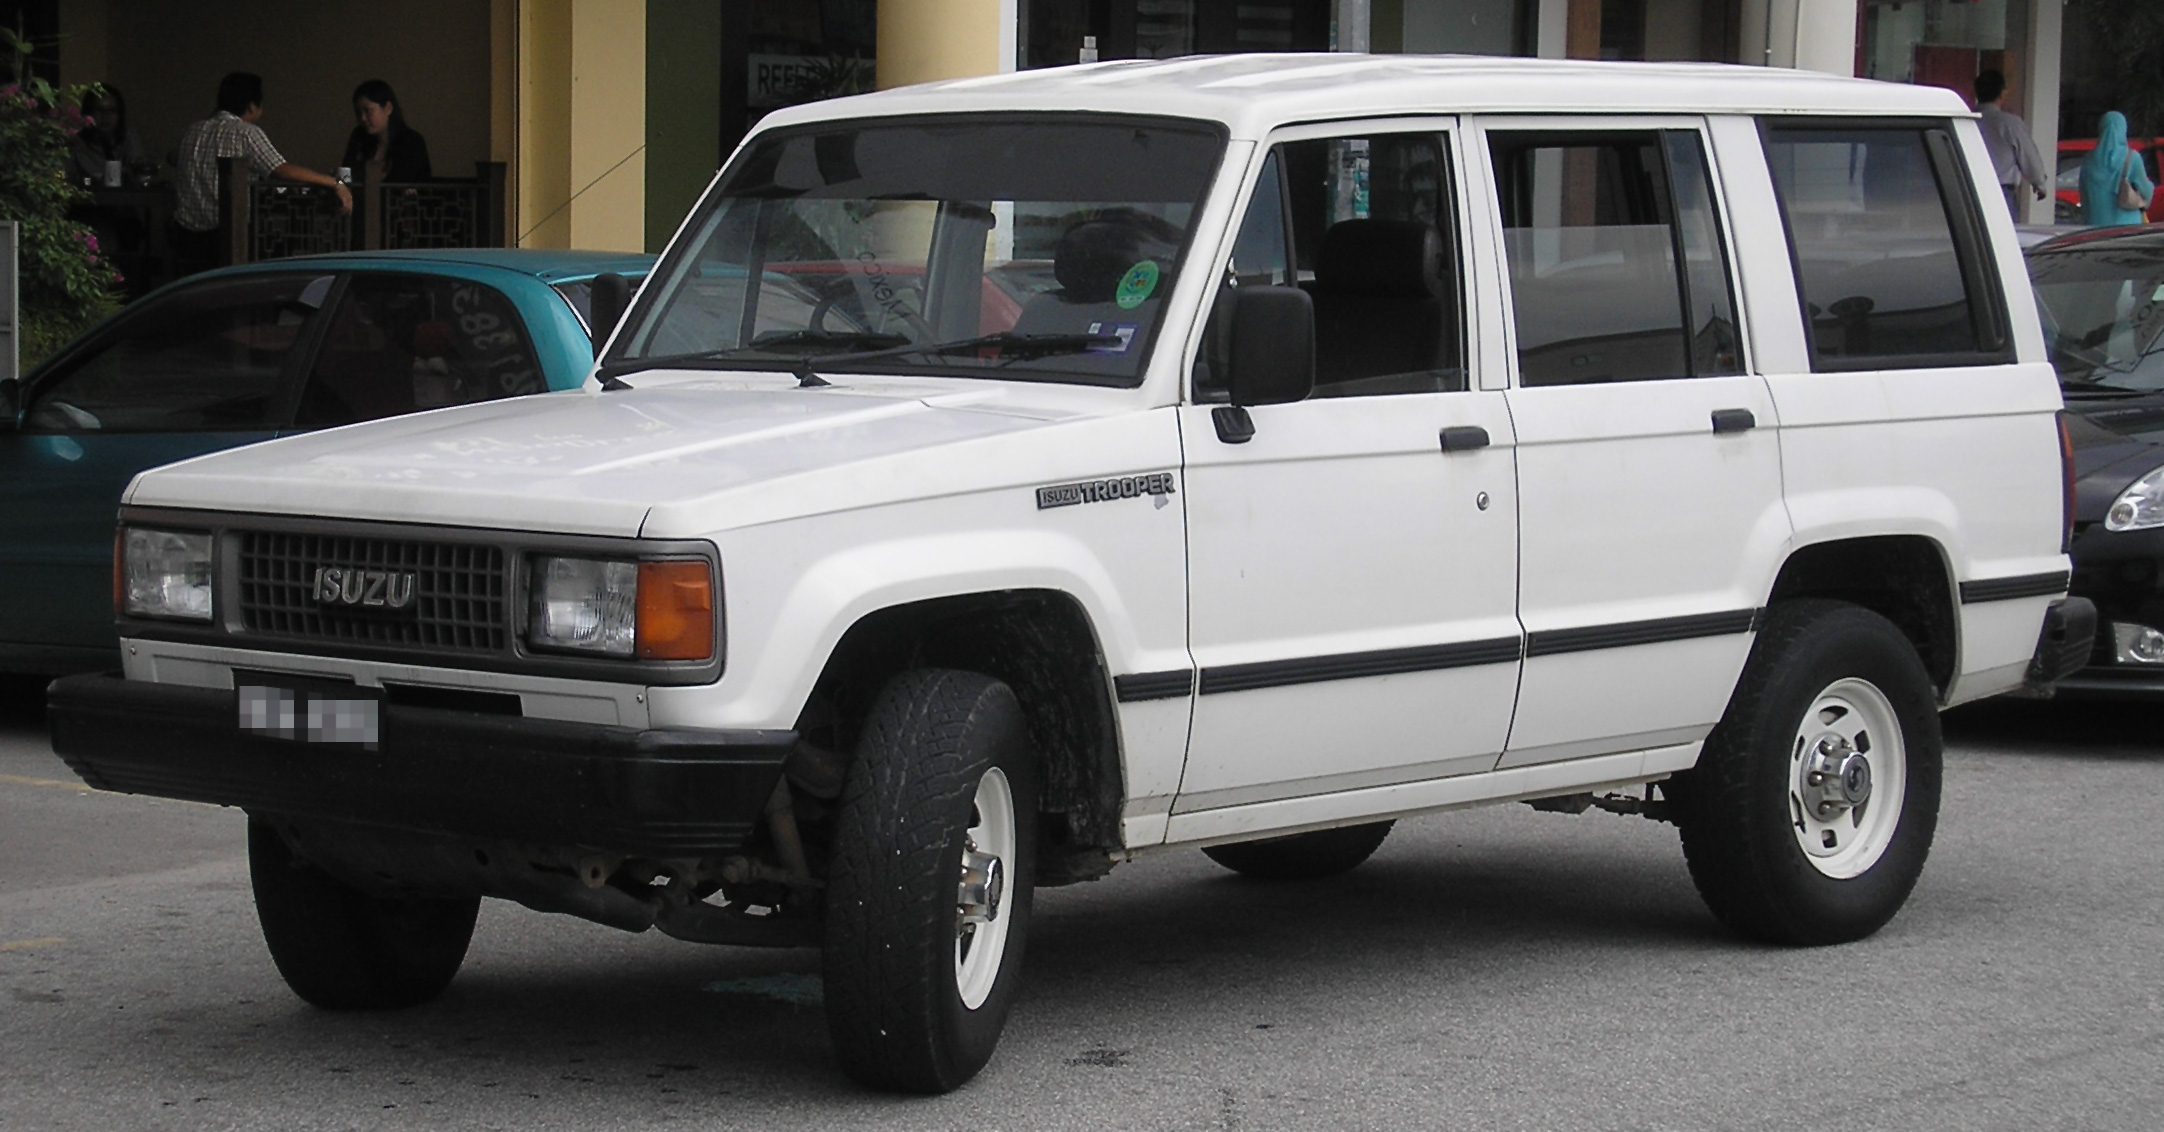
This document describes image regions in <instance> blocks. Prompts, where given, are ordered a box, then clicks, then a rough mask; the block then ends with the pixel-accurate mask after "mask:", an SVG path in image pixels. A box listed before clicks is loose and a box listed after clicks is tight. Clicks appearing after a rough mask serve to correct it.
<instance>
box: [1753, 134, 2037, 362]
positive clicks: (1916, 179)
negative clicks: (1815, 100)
mask: <svg viewBox="0 0 2164 1132" xmlns="http://www.w3.org/2000/svg"><path fill="white" fill-rule="evenodd" d="M1764 137H1765V146H1766V159H1767V162H1768V164H1769V165H1770V166H1771V169H1772V173H1773V181H1774V186H1775V189H1776V191H1777V193H1778V195H1779V198H1780V204H1781V213H1782V216H1781V219H1782V221H1783V223H1784V225H1785V226H1786V228H1787V232H1788V242H1789V252H1790V255H1791V256H1792V258H1793V261H1794V266H1795V272H1796V283H1797V288H1798V290H1799V291H1800V292H1801V295H1802V299H1803V318H1804V323H1805V326H1806V327H1807V328H1808V331H1809V337H1810V344H1811V368H1812V369H1814V370H1835V371H1838V370H1857V369H1892V368H1922V367H1930V366H1944V365H1973V364H1979V363H1985V362H2010V361H2012V360H2013V358H2012V352H2011V347H2010V344H2009V339H2008V336H2007V333H2006V330H2005V325H2006V323H2005V305H2004V301H2003V298H2002V296H2001V294H2000V291H1999V281H1998V274H1997V271H1996V270H1995V268H1994V267H1993V265H1992V264H1991V262H1990V261H1989V259H1988V258H1987V257H1986V256H1985V254H1984V247H1985V245H1984V242H1983V238H1982V223H1981V217H1980V216H1979V214H1978V211H1977V209H1978V206H1977V200H1976V196H1975V194H1974V193H1973V192H1971V191H1970V188H1969V185H1968V180H1967V177H1966V175H1965V171H1966V165H1965V164H1964V163H1963V162H1962V161H1961V160H1960V159H1959V157H1960V151H1959V149H1958V147H1957V146H1956V144H1955V142H1954V138H1953V135H1952V132H1951V131H1950V130H1949V129H1948V128H1947V126H1946V124H1945V123H1943V122H1857V121H1845V122H1838V123H1814V122H1800V123H1788V122H1779V123H1770V124H1768V125H1767V126H1766V127H1765V130H1764Z"/></svg>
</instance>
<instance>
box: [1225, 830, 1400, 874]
mask: <svg viewBox="0 0 2164 1132" xmlns="http://www.w3.org/2000/svg"><path fill="white" fill-rule="evenodd" d="M1396 824H1397V823H1396V822H1392V821H1378V822H1369V823H1367V824H1366V825H1346V826H1339V827H1338V828H1336V829H1318V830H1315V831H1314V832H1312V833H1295V834H1293V835H1291V836H1289V837H1266V838H1263V839H1262V840H1260V841H1235V842H1233V843H1231V844H1229V845H1211V846H1207V847H1205V848H1204V849H1203V850H1202V852H1203V855H1204V856H1206V857H1208V858H1209V859H1211V860H1213V861H1215V862H1217V863H1218V864H1220V865H1223V866H1225V867H1226V868H1228V869H1231V870H1232V871H1233V872H1236V873H1239V874H1240V875H1241V876H1249V877H1254V878H1256V879H1257V880H1320V879H1322V878H1323V877H1334V876H1336V875H1338V874H1339V873H1344V872H1350V871H1351V870H1352V869H1354V868H1355V867H1357V866H1358V865H1359V864H1360V862H1362V861H1365V860H1367V859H1368V858H1369V857H1371V856H1373V855H1374V854H1375V850H1377V849H1379V848H1381V847H1382V844H1383V838H1385V837H1388V836H1390V827H1391V826H1393V825H1396Z"/></svg>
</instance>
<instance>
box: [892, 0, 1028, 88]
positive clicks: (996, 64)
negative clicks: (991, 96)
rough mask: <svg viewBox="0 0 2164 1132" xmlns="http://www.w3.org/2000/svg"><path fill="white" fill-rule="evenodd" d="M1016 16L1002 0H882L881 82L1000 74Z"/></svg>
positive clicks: (901, 83)
mask: <svg viewBox="0 0 2164 1132" xmlns="http://www.w3.org/2000/svg"><path fill="white" fill-rule="evenodd" d="M1011 18H1012V17H1011V16H1006V15H1005V14H1004V13H1003V11H1002V7H1001V4H1000V0H879V52H878V64H877V66H878V72H879V73H878V83H879V88H880V89H881V90H885V89H887V88H889V87H897V86H908V85H909V84H911V83H926V82H932V81H934V80H936V79H962V78H970V77H973V76H976V75H996V74H998V73H999V72H1000V71H1002V70H1004V69H1006V68H1005V66H1003V63H1004V62H1005V61H1004V60H1002V59H1001V58H1000V55H1001V51H1000V44H1001V41H1002V36H1001V31H1002V29H1003V27H1004V20H1005V19H1011Z"/></svg>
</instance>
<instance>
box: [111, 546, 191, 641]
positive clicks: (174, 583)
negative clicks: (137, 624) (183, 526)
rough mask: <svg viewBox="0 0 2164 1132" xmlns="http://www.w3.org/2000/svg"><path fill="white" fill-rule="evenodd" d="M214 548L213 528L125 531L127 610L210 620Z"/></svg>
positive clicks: (122, 568) (122, 567)
mask: <svg viewBox="0 0 2164 1132" xmlns="http://www.w3.org/2000/svg"><path fill="white" fill-rule="evenodd" d="M210 547H211V537H210V534H209V532H207V531H157V530H147V529H144V528H141V527H128V528H125V529H124V530H123V531H122V532H121V537H120V563H119V571H118V573H119V579H118V580H119V585H118V586H117V587H116V588H117V589H118V590H119V591H120V593H119V595H118V596H119V598H120V608H121V611H122V612H124V613H127V614H128V615H129V616H131V617H170V618H176V619H180V620H187V621H208V620H210Z"/></svg>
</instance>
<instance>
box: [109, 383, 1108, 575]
mask: <svg viewBox="0 0 2164 1132" xmlns="http://www.w3.org/2000/svg"><path fill="white" fill-rule="evenodd" d="M644 377H645V380H642V381H640V385H641V387H640V388H636V389H629V390H621V391H618V392H614V393H605V392H596V391H594V390H593V388H592V387H588V388H587V389H584V390H577V391H571V392H565V393H552V394H542V395H539V396H532V397H517V398H510V399H507V400H502V401H491V402H486V403H483V404H478V405H467V406H461V407H458V408H452V409H444V410H439V411H436V412H430V413H420V414H415V415H413V416H406V417H394V418H390V419H386V420H380V421H370V422H368V423H365V424H358V425H352V426H348V427H346V428H339V429H331V430H328V431H325V432H318V433H310V434H307V435H303V436H295V437H288V438H285V439H280V440H274V441H271V442H268V443H265V444H256V445H251V446H248V447H245V448H235V449H230V450H228V451H224V452H217V453H212V454H210V455H208V456H201V457H197V458H196V459H193V460H187V461H183V462H181V463H178V464H171V465H168V466H166V467H163V468H157V469H153V470H151V471H148V472H144V473H142V474H141V475H139V476H137V477H136V479H135V482H134V483H133V484H132V485H131V486H130V487H129V490H128V494H127V499H126V502H128V503H129V504H131V505H134V506H165V507H191V508H207V509H212V510H230V511H246V512H272V513H278V514H303V515H327V516H334V517H338V518H351V519H379V520H385V521H392V522H420V523H443V524H449V525H456V526H486V527H495V528H502V529H513V530H549V531H561V532H565V533H575V534H599V535H620V536H634V535H637V534H639V533H640V529H641V526H642V525H643V523H644V521H645V518H646V516H647V514H648V512H649V511H650V510H651V509H653V508H654V507H657V506H666V505H669V504H672V503H683V502H686V501H690V500H694V499H700V498H705V497H711V496H713V495H716V494H718V493H722V492H726V491H729V490H731V489H733V488H738V487H743V486H746V485H748V484H753V483H760V482H766V481H771V480H774V479H777V478H781V477H785V476H790V475H795V474H799V473H803V472H809V471H815V470H819V469H824V468H832V467H837V466H840V465H845V464H859V463H863V462H865V461H871V460H876V459H879V458H882V457H889V456H893V455H895V454H898V453H903V452H910V451H914V450H918V449H923V448H928V447H933V446H938V445H949V444H954V443H957V442H961V441H968V440H973V439H978V438H983V437H991V436H996V435H999V434H1002V433H1011V432H1016V431H1020V430H1024V429H1029V428H1033V427H1040V426H1042V425H1045V424H1048V423H1051V422H1053V421H1056V420H1060V419H1063V418H1071V417H1072V416H1074V415H1075V414H1073V413H1072V412H1069V411H1062V410H1057V409H1048V408H1045V407H1044V406H1042V405H1040V404H1029V405H1016V404H1015V403H1014V394H1015V393H1016V392H1018V391H1019V390H1018V387H1015V386H1008V387H1006V388H1000V387H996V386H992V385H991V384H990V383H974V382H970V383H964V382H955V381H936V380H934V381H922V380H920V381H908V382H905V381H896V380H878V381H866V382H865V383H864V384H862V385H859V386H844V385H835V386H829V387H822V388H810V389H799V388H796V387H794V386H793V385H791V384H788V383H787V379H782V380H781V381H777V380H776V379H775V378H773V377H770V376H768V377H759V378H751V377H745V376H739V375H714V376H704V377H698V378H692V379H688V380H670V379H666V378H662V377H660V376H659V375H653V374H648V375H644ZM634 380H639V379H634ZM849 380H851V381H855V380H856V379H855V378H854V377H853V376H852V378H851V379H849Z"/></svg>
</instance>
